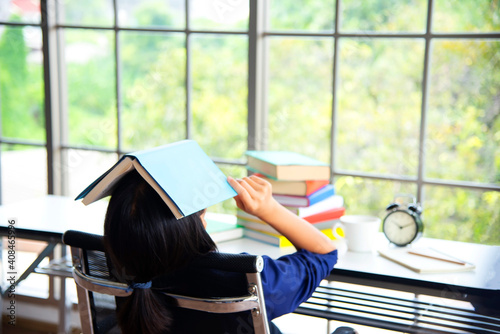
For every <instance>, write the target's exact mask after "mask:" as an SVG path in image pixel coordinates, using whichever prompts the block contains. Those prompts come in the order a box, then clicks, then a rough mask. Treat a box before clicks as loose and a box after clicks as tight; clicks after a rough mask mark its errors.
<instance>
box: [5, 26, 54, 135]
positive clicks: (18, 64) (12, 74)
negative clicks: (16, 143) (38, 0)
mask: <svg viewBox="0 0 500 334" xmlns="http://www.w3.org/2000/svg"><path fill="white" fill-rule="evenodd" d="M41 49H42V34H41V31H40V29H39V28H34V27H25V28H20V27H11V26H0V110H1V122H2V135H3V136H5V137H11V138H21V139H30V140H37V141H45V130H44V129H45V115H44V106H43V103H44V99H43V89H44V85H43V67H42V63H43V56H42V50H41Z"/></svg>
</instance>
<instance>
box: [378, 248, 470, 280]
mask: <svg viewBox="0 0 500 334" xmlns="http://www.w3.org/2000/svg"><path fill="white" fill-rule="evenodd" d="M378 252H379V254H380V255H381V256H382V257H384V258H386V259H389V260H391V261H393V262H396V263H398V264H400V265H402V266H404V267H406V268H408V269H411V270H413V271H415V272H417V273H420V274H437V273H448V272H461V271H471V270H474V269H475V265H474V264H472V263H469V262H466V261H462V260H460V259H458V258H456V257H454V256H451V255H449V254H445V253H443V252H440V251H438V250H436V249H433V248H430V247H419V248H408V247H403V248H387V249H381V250H379V251H378Z"/></svg>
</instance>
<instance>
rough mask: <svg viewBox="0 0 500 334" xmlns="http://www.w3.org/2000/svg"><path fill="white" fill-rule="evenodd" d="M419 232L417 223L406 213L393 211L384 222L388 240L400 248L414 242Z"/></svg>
mask: <svg viewBox="0 0 500 334" xmlns="http://www.w3.org/2000/svg"><path fill="white" fill-rule="evenodd" d="M418 232H419V231H418V224H417V222H416V221H415V219H414V218H413V216H411V215H410V214H408V213H407V212H406V211H400V210H396V211H393V212H391V213H389V215H388V216H387V217H386V218H385V220H384V233H385V235H386V237H387V239H389V241H391V242H392V243H394V244H396V245H398V246H405V245H407V244H409V243H410V242H412V241H413V240H414V239H415V237H416V236H417V234H418Z"/></svg>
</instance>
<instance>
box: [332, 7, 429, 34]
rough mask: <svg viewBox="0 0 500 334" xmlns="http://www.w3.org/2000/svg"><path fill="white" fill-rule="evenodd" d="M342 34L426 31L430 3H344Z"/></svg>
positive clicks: (341, 21)
mask: <svg viewBox="0 0 500 334" xmlns="http://www.w3.org/2000/svg"><path fill="white" fill-rule="evenodd" d="M340 11H341V19H340V24H341V26H340V29H341V30H342V31H378V32H388V31H399V32H422V31H425V26H426V20H427V19H426V17H427V0H373V1H358V0H342V2H341V10H340Z"/></svg>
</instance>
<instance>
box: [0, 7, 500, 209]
mask: <svg viewBox="0 0 500 334" xmlns="http://www.w3.org/2000/svg"><path fill="white" fill-rule="evenodd" d="M40 3H41V21H40V23H17V22H0V25H1V26H8V25H11V26H23V27H24V26H34V27H38V28H40V29H41V31H42V39H43V50H42V51H43V68H44V84H45V87H44V94H45V105H44V107H45V108H44V109H45V110H44V114H45V130H46V141H45V142H34V141H29V140H24V139H15V138H6V137H4V136H3V135H1V134H0V145H2V144H18V145H25V146H29V147H42V146H45V147H46V150H47V173H48V175H47V176H48V193H49V194H57V195H68V193H67V183H68V182H67V177H68V170H67V167H65V166H67V163H65V161H66V159H67V158H66V152H68V151H69V150H71V149H75V150H88V151H94V152H103V153H114V154H116V155H117V156H119V155H121V154H124V153H127V152H126V151H124V150H123V148H122V146H121V124H120V119H121V116H120V115H121V99H122V97H121V82H120V78H121V71H120V62H121V60H120V43H119V34H120V32H121V31H137V32H164V33H172V32H174V33H183V34H185V38H186V44H185V49H186V64H185V65H186V67H185V71H186V72H185V75H186V81H185V90H186V101H185V102H186V109H185V116H186V125H185V126H186V138H188V139H189V138H191V136H192V117H193V116H192V111H191V97H192V93H191V87H192V81H191V47H190V40H191V36H193V35H197V34H216V35H226V34H240V35H246V36H247V38H248V50H249V52H248V100H247V103H248V104H247V106H248V118H247V127H248V128H247V129H248V132H247V147H248V149H250V150H263V149H266V147H267V129H268V122H267V114H268V109H267V94H268V90H267V89H268V85H269V75H268V62H267V59H268V58H267V57H268V55H269V45H268V42H267V41H268V39H269V38H270V37H297V38H308V37H319V38H331V39H333V42H334V43H333V45H334V50H333V64H332V68H333V72H332V73H331V79H332V92H331V93H332V105H331V129H330V143H329V145H330V164H331V179H332V181H334V180H335V179H336V178H338V177H344V176H349V177H359V178H362V179H367V180H370V179H372V180H383V181H392V182H405V183H412V184H415V185H416V186H417V194H416V198H417V201H418V202H421V203H422V202H423V200H424V196H423V189H424V187H425V186H429V185H430V186H444V187H452V188H454V187H455V188H462V189H470V190H479V191H496V192H500V185H496V184H490V183H480V182H468V181H455V180H445V179H431V178H427V177H425V174H424V169H425V163H426V161H425V159H426V155H425V142H426V135H427V134H426V119H427V113H428V95H429V75H430V68H429V64H430V61H431V59H430V57H431V55H430V53H431V44H432V42H433V41H435V40H440V39H500V32H493V33H492V32H487V33H435V32H433V31H432V17H433V14H434V10H433V9H434V8H433V7H434V5H433V4H434V1H433V0H428V5H427V14H426V15H427V17H426V27H425V31H424V32H422V33H399V32H395V33H377V32H359V33H357V32H342V31H340V29H339V28H340V27H339V19H338V17H339V13H340V6H341V1H340V0H338V1H335V24H334V30H333V32H331V33H319V32H318V33H311V32H298V31H272V30H269V29H268V19H269V15H268V14H269V2H268V1H266V0H250V1H249V10H250V12H249V19H248V31H234V30H233V31H230V30H228V31H221V30H192V29H191V28H190V22H189V21H190V17H189V11H190V1H189V0H185V15H186V17H185V19H186V26H185V29H161V28H128V27H120V26H119V25H118V21H117V17H118V16H117V13H118V4H117V0H113V1H112V4H113V14H114V24H113V26H111V27H102V26H79V25H65V24H59V23H58V22H57V10H58V6H60V5H61V3H60V2H58V1H57V0H40ZM66 29H91V30H107V31H113V34H114V58H115V80H116V91H115V97H116V117H117V132H116V138H117V141H116V142H117V145H116V147H114V148H113V149H109V148H102V147H88V146H79V145H69V144H68V140H67V138H68V136H67V134H68V125H67V124H68V123H67V104H66V102H65V101H66V99H67V89H66V86H65V85H66V82H65V79H64V78H65V73H64V66H63V62H64V54H63V50H64V45H63V41H62V40H63V39H62V38H61V35H62V34H63V33H64V31H65V30H66ZM343 38H373V39H377V38H412V39H423V40H424V41H425V51H424V59H423V61H424V64H423V73H422V103H421V110H420V120H421V122H420V129H419V139H418V143H419V148H418V168H417V175H416V176H414V177H410V176H403V175H387V174H378V173H363V172H356V171H349V170H342V169H340V168H338V167H337V161H336V159H335V154H334V152H335V146H336V135H337V134H336V131H335V128H336V126H337V124H336V118H337V114H338V110H337V101H338V94H337V93H338V87H337V84H338V61H339V60H338V58H339V57H338V54H339V47H338V44H339V41H340V40H342V39H343ZM0 155H1V150H0ZM212 158H213V160H214V161H215V162H216V163H218V164H226V165H235V166H244V165H245V161H244V158H242V159H236V160H235V159H224V158H220V157H212ZM0 171H1V164H0ZM1 184H2V183H1V178H0V203H1V199H2V196H1V194H2V191H1Z"/></svg>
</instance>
